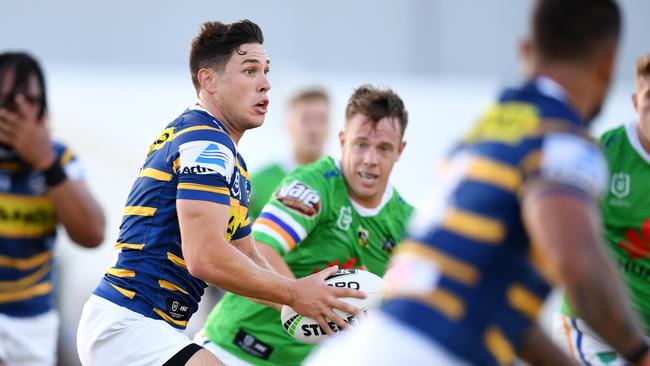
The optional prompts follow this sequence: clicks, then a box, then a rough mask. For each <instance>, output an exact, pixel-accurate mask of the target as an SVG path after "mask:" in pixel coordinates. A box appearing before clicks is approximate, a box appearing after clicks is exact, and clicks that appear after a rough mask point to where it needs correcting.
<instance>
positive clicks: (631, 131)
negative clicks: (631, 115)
mask: <svg viewBox="0 0 650 366" xmlns="http://www.w3.org/2000/svg"><path fill="white" fill-rule="evenodd" d="M625 132H626V133H627V139H628V140H629V141H630V144H631V145H632V147H633V148H634V150H636V152H637V154H639V155H640V156H641V158H643V160H645V161H646V162H647V163H648V164H650V154H649V153H648V152H647V151H645V149H644V148H643V146H642V145H641V140H639V123H638V121H636V120H634V121H632V122H628V123H626V124H625Z"/></svg>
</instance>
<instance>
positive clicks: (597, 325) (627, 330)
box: [522, 135, 650, 360]
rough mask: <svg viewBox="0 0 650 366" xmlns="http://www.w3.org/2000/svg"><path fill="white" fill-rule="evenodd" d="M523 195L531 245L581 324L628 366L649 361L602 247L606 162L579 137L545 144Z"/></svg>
mask: <svg viewBox="0 0 650 366" xmlns="http://www.w3.org/2000/svg"><path fill="white" fill-rule="evenodd" d="M541 152H542V158H541V163H540V168H539V169H538V173H537V174H535V176H533V177H530V178H529V179H527V182H526V187H525V189H524V190H523V193H522V211H523V218H524V222H525V225H526V228H527V232H528V234H529V237H530V240H531V242H532V243H533V245H535V246H536V247H537V248H538V249H539V250H540V251H541V252H543V253H544V254H545V255H546V257H547V258H548V259H549V263H551V264H552V265H553V266H554V269H555V271H556V273H557V274H558V276H559V278H560V280H561V281H562V283H563V284H564V285H565V287H566V290H567V295H568V297H569V300H570V302H571V304H572V305H573V306H574V308H575V309H576V312H577V314H578V316H579V317H580V318H582V319H583V320H585V321H586V322H587V323H588V324H589V326H590V327H591V328H592V329H593V330H594V331H595V332H596V333H597V334H598V335H599V336H600V337H601V338H602V339H604V340H605V341H606V342H607V343H608V344H609V345H610V346H612V348H614V349H615V350H616V351H617V352H619V353H620V354H621V355H623V356H624V357H625V358H627V359H628V360H636V359H637V358H639V356H642V355H643V356H644V357H645V358H646V359H650V352H647V350H648V346H647V345H646V340H645V339H644V338H643V335H642V333H641V330H640V327H639V324H638V320H637V318H636V317H635V316H634V314H633V312H632V311H631V309H630V307H629V305H628V302H627V299H626V296H625V291H624V290H623V286H622V284H621V283H620V281H619V279H618V278H617V276H616V273H615V270H614V268H613V266H612V264H611V263H610V261H609V258H607V255H606V254H607V253H606V252H605V250H604V245H603V244H602V232H601V231H602V229H601V228H602V225H601V220H600V215H599V210H598V204H597V200H598V198H599V197H600V194H601V193H602V191H603V190H604V188H605V187H606V184H607V183H606V182H607V168H606V162H605V161H604V159H603V158H602V156H601V155H600V153H599V152H597V150H596V149H595V148H593V147H590V146H588V145H587V144H586V143H584V142H580V141H579V140H577V138H576V137H575V136H568V135H555V136H550V137H547V138H546V141H545V142H544V146H543V147H542V151H541Z"/></svg>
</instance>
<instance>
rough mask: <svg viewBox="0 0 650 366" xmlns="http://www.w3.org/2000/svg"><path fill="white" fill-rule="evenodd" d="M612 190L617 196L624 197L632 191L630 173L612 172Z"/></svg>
mask: <svg viewBox="0 0 650 366" xmlns="http://www.w3.org/2000/svg"><path fill="white" fill-rule="evenodd" d="M609 190H610V192H612V194H613V195H614V197H616V198H623V197H625V196H627V195H628V194H629V193H630V175H629V174H627V173H615V174H612V181H611V183H610V189H609Z"/></svg>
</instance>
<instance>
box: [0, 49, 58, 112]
mask: <svg viewBox="0 0 650 366" xmlns="http://www.w3.org/2000/svg"><path fill="white" fill-rule="evenodd" d="M10 72H13V74H14V78H15V79H14V83H13V85H12V86H11V89H9V93H7V95H4V96H3V98H2V100H0V106H2V107H5V108H8V109H11V110H15V109H16V106H15V102H14V100H15V98H16V96H17V95H18V94H23V96H24V97H25V98H27V99H28V100H29V98H30V97H33V96H32V95H27V94H26V91H27V85H28V83H29V78H30V76H32V75H34V76H36V79H37V80H38V85H39V87H40V89H41V95H39V96H38V99H37V100H33V102H35V103H40V106H41V108H40V110H39V112H38V118H42V117H43V115H44V114H45V112H46V111H47V97H46V95H45V77H44V75H43V69H41V66H40V65H39V64H38V61H36V59H35V58H34V57H32V56H31V55H29V54H27V53H25V52H4V53H0V84H2V80H3V79H4V78H5V77H7V75H8V74H9V73H10Z"/></svg>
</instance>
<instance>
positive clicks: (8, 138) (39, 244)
mask: <svg viewBox="0 0 650 366" xmlns="http://www.w3.org/2000/svg"><path fill="white" fill-rule="evenodd" d="M45 90H46V88H45V79H44V75H43V71H42V69H41V67H40V66H39V64H38V62H37V61H36V60H35V59H34V58H33V57H32V56H30V55H28V54H26V53H14V52H6V53H2V54H0V364H2V363H3V362H4V363H5V364H6V365H7V366H11V365H50V366H51V365H54V364H55V363H56V343H57V342H56V341H57V334H58V324H59V318H58V315H57V313H56V311H55V310H54V304H53V302H54V286H53V283H54V282H55V279H54V278H53V271H54V260H53V250H54V243H55V240H56V228H57V225H58V224H59V223H61V224H63V227H64V228H65V230H66V232H67V234H68V236H69V237H70V239H72V241H73V242H75V243H77V244H79V245H81V246H84V247H89V248H91V247H96V246H98V245H99V244H101V242H102V240H103V238H104V225H105V224H104V214H103V212H102V210H101V208H100V207H99V205H98V204H97V202H96V201H95V199H94V198H93V196H92V195H91V194H90V191H89V190H88V188H87V187H86V184H85V183H84V171H83V168H82V166H81V164H80V162H79V160H78V159H77V157H76V156H75V155H74V154H73V153H72V151H71V150H70V149H69V148H68V147H67V146H65V145H63V144H61V143H59V142H56V141H53V140H51V139H50V134H49V131H48V114H47V98H46V95H45Z"/></svg>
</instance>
